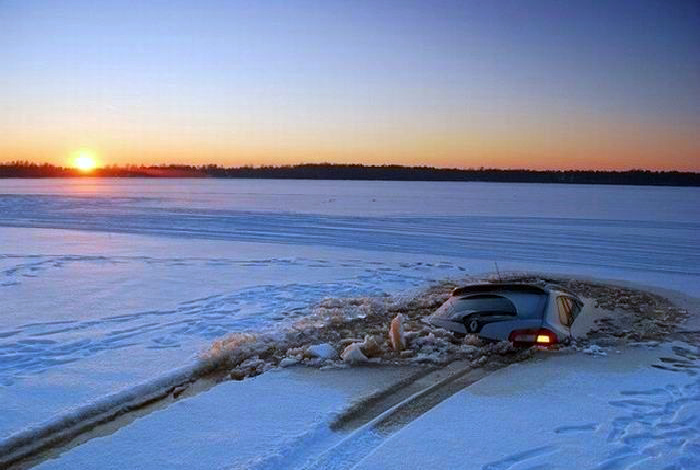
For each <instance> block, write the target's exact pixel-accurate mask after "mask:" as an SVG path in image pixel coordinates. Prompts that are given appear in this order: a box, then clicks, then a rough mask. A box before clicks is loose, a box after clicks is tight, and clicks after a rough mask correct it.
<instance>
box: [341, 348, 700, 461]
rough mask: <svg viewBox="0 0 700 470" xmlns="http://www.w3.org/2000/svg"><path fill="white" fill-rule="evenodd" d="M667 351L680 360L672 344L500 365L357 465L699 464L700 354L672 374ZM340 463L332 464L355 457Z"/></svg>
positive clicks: (393, 437)
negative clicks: (666, 362)
mask: <svg viewBox="0 0 700 470" xmlns="http://www.w3.org/2000/svg"><path fill="white" fill-rule="evenodd" d="M676 346H677V347H681V348H689V346H688V345H683V344H678V345H676ZM690 349H691V350H693V351H697V348H696V347H695V346H691V347H690ZM661 358H676V360H678V359H679V358H678V356H677V355H675V354H674V351H673V348H672V346H670V345H664V346H662V347H659V348H658V349H651V350H644V349H630V350H624V351H622V352H620V354H611V355H608V356H607V357H605V358H603V357H591V356H588V355H581V354H577V355H559V356H555V357H549V358H546V360H540V361H537V362H528V363H524V364H516V365H513V366H510V367H508V368H505V369H501V370H499V371H497V372H496V373H494V374H492V375H490V376H488V377H486V378H484V379H482V380H480V381H478V382H476V383H475V384H474V385H472V386H471V387H469V388H466V389H464V390H463V391H461V392H459V393H457V394H455V395H454V396H452V397H451V398H449V399H448V400H446V401H444V402H443V403H441V404H440V405H438V406H437V407H436V408H434V409H433V410H432V411H431V412H430V413H427V414H424V415H422V416H421V417H419V418H418V419H417V420H415V421H414V422H413V423H411V424H409V425H408V426H406V427H405V428H403V429H402V430H400V431H399V432H397V433H396V434H394V435H393V436H392V437H390V438H389V439H387V440H386V441H383V442H382V443H381V444H380V445H379V446H378V447H377V448H376V449H374V450H373V451H372V452H371V453H370V454H369V455H367V456H366V457H365V458H364V459H363V460H362V461H360V462H355V463H357V466H356V467H353V468H357V469H358V470H370V469H375V468H382V469H387V470H389V469H405V468H470V469H482V470H501V469H503V470H505V469H526V468H529V469H534V468H538V469H539V468H542V469H544V468H547V469H552V470H557V469H562V470H565V469H572V468H580V469H584V468H586V469H588V468H590V469H594V468H595V469H627V468H634V469H639V470H641V469H662V468H669V469H670V468H673V469H695V468H700V380H699V379H698V377H697V375H696V373H694V371H696V370H697V368H699V367H700V361H698V360H697V359H695V360H693V361H690V362H691V363H692V365H693V369H691V370H690V371H688V370H686V371H670V370H667V369H660V368H658V367H656V366H658V365H663V364H664V362H663V361H660V359H661ZM688 372H691V373H688ZM335 463H336V465H335V466H333V467H329V468H337V469H340V468H350V465H349V464H350V463H351V462H348V461H342V462H341V461H338V462H335Z"/></svg>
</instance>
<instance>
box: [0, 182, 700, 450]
mask: <svg viewBox="0 0 700 470" xmlns="http://www.w3.org/2000/svg"><path fill="white" fill-rule="evenodd" d="M698 207H700V191H699V190H698V189H697V188H648V187H645V188H640V187H631V186H628V187H618V186H573V185H535V184H529V185H528V184H474V183H421V182H410V183H399V182H337V181H334V182H324V181H319V182H309V181H304V182H300V181H255V180H214V179H206V180H142V179H128V180H125V179H122V180H109V179H89V178H81V179H75V180H72V179H62V180H54V179H46V180H13V179H8V180H0V312H1V313H2V315H1V316H0V416H2V419H1V420H0V442H2V440H3V439H6V438H8V437H9V436H11V435H12V434H15V433H17V432H18V431H20V430H22V429H26V428H27V427H31V426H41V425H42V423H45V422H47V421H50V420H51V419H54V418H55V417H56V416H58V415H61V414H65V413H70V412H72V411H74V410H75V409H79V408H80V407H83V406H86V405H88V404H90V403H95V402H98V401H99V400H101V399H104V397H105V396H108V395H109V394H113V393H116V392H119V391H122V390H128V389H130V388H133V387H134V386H136V385H137V384H144V383H145V384H147V383H148V382H149V381H152V380H154V378H156V377H161V376H165V375H167V374H168V372H169V371H171V370H173V369H177V368H179V367H182V366H187V365H191V364H193V363H194V361H195V359H196V357H197V355H198V353H200V352H201V351H203V350H206V349H207V348H208V346H209V345H210V344H211V343H212V342H213V341H214V340H215V339H217V338H220V337H222V336H225V335H227V334H229V333H232V332H240V331H261V330H270V329H275V328H278V327H279V326H280V325H284V324H288V323H289V322H292V321H294V320H297V319H299V318H300V317H303V316H305V315H307V314H308V313H309V311H310V309H311V308H312V307H313V305H315V304H317V303H318V302H320V301H321V300H322V299H324V298H326V297H362V296H370V297H373V296H382V295H384V294H400V293H401V292H406V291H410V290H412V289H416V288H420V287H423V286H425V285H426V284H427V283H429V282H431V281H432V280H437V279H444V278H461V277H464V276H466V275H478V274H480V273H483V272H489V271H493V269H494V265H493V262H494V261H496V262H498V266H499V268H500V269H501V270H502V271H508V270H510V271H520V270H528V271H546V272H560V273H566V274H579V275H590V276H596V277H601V278H616V279H624V280H628V281H634V282H639V283H643V284H650V285H655V286H659V287H665V288H671V289H678V290H681V291H684V292H686V293H687V294H690V295H696V296H697V295H700V282H698V281H699V280H700V245H699V244H698V243H697V241H698V240H699V239H700V211H698ZM338 352H340V351H338ZM612 356H615V355H614V354H612V355H609V357H612ZM594 359H596V360H599V359H600V358H596V357H592V358H591V360H594Z"/></svg>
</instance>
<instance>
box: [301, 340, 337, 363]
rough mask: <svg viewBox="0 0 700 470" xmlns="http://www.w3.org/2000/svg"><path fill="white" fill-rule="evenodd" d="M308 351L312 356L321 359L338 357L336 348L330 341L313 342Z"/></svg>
mask: <svg viewBox="0 0 700 470" xmlns="http://www.w3.org/2000/svg"><path fill="white" fill-rule="evenodd" d="M307 352H308V353H309V355H310V356H311V357H318V358H319V359H335V358H337V357H338V353H337V352H336V350H335V348H334V347H333V346H331V345H330V344H328V343H323V344H313V345H311V346H309V347H308V348H307Z"/></svg>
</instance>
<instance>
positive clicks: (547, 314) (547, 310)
mask: <svg viewBox="0 0 700 470" xmlns="http://www.w3.org/2000/svg"><path fill="white" fill-rule="evenodd" d="M582 308H583V302H582V301H581V299H579V298H578V297H576V296H575V295H574V294H572V293H571V292H568V291H566V290H565V289H564V288H562V287H560V286H557V285H539V284H473V285H468V286H464V287H459V288H457V289H455V290H454V291H452V296H451V297H450V298H449V299H447V301H446V302H445V303H444V304H442V306H441V307H440V308H438V309H437V310H436V311H435V312H434V313H433V314H432V315H431V316H430V317H429V319H428V322H429V323H430V324H432V325H435V326H438V327H441V328H445V329H447V330H450V331H454V332H455V333H462V334H476V335H479V336H480V337H482V338H485V339H490V340H495V341H503V340H508V341H511V342H513V343H514V344H515V345H517V346H528V345H533V344H538V345H545V346H546V345H552V344H557V343H566V342H568V341H569V340H570V338H571V325H572V324H573V323H574V320H576V317H577V316H578V314H579V312H580V311H581V309H582Z"/></svg>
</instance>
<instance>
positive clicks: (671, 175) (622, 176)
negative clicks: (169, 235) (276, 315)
mask: <svg viewBox="0 0 700 470" xmlns="http://www.w3.org/2000/svg"><path fill="white" fill-rule="evenodd" d="M73 176H105V177H170V178H182V177H215V178H265V179H305V180H365V181H367V180H386V181H491V182H503V183H574V184H629V185H655V186H700V173H692V172H679V171H649V170H629V171H592V170H565V171H555V170H544V171H540V170H498V169H489V168H479V169H466V170H464V169H455V168H450V169H446V168H433V167H427V166H418V167H415V166H413V167H411V166H402V165H362V164H338V163H305V164H299V165H271V166H255V167H254V166H248V165H246V166H242V167H234V168H226V167H223V166H220V165H216V164H206V165H151V166H146V165H121V166H118V165H108V166H106V167H104V168H99V169H96V170H93V171H91V172H89V173H84V172H81V171H80V170H77V169H74V168H64V167H60V166H55V165H51V164H48V163H42V164H39V163H32V162H26V161H24V162H23V161H14V162H9V163H0V177H5V178H8V177H19V178H44V177H73Z"/></svg>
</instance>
